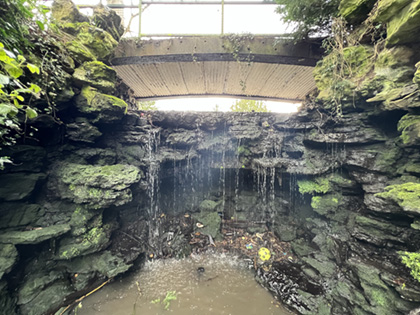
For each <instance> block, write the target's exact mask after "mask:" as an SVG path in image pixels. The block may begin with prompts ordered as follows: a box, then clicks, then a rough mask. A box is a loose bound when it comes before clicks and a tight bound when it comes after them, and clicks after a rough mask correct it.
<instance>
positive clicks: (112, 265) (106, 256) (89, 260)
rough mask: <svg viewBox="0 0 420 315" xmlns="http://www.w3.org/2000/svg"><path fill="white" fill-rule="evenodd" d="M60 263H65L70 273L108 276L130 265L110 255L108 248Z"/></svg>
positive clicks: (122, 270) (125, 269) (122, 271)
mask: <svg viewBox="0 0 420 315" xmlns="http://www.w3.org/2000/svg"><path fill="white" fill-rule="evenodd" d="M62 264H63V265H65V266H66V267H67V268H68V270H69V271H70V272H71V273H79V274H80V273H82V274H92V273H100V274H101V275H103V276H105V277H108V278H112V277H115V276H116V275H118V274H121V273H124V272H126V271H127V270H128V269H130V267H131V266H132V264H127V263H126V262H124V259H122V258H120V257H118V256H115V255H112V253H111V252H110V251H108V250H107V251H104V252H102V253H95V254H91V255H86V256H83V257H77V258H75V259H73V260H71V261H64V262H63V263H62ZM76 280H77V279H76Z"/></svg>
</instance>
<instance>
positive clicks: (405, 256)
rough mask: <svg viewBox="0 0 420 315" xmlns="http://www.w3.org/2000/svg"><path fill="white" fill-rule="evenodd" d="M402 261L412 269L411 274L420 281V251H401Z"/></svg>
mask: <svg viewBox="0 0 420 315" xmlns="http://www.w3.org/2000/svg"><path fill="white" fill-rule="evenodd" d="M399 254H400V257H401V261H402V263H403V264H404V265H406V266H407V267H408V268H410V269H411V275H412V276H413V278H414V279H416V280H417V281H419V282H420V253H410V252H399Z"/></svg>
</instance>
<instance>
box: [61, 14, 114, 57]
mask: <svg viewBox="0 0 420 315" xmlns="http://www.w3.org/2000/svg"><path fill="white" fill-rule="evenodd" d="M60 26H61V27H62V29H63V31H64V32H66V33H68V34H70V35H72V36H74V37H75V38H74V39H73V40H69V41H68V42H70V43H72V44H66V47H67V48H69V47H68V46H69V45H70V46H71V48H72V51H73V54H74V55H75V56H77V55H81V56H84V55H90V54H91V55H93V56H94V58H95V59H98V60H101V61H107V60H108V59H109V58H110V57H111V55H112V54H113V52H114V49H115V48H116V47H117V45H118V42H117V41H116V40H115V39H114V38H113V37H112V36H111V34H109V33H108V32H105V31H104V30H102V29H100V28H97V27H95V26H93V25H91V24H89V23H87V22H83V23H66V24H62V25H60ZM78 48H81V50H82V51H81V53H80V54H77V49H78ZM85 50H87V51H88V53H86V52H85ZM75 53H76V54H75ZM89 53H90V54H89ZM79 61H81V60H80V59H79Z"/></svg>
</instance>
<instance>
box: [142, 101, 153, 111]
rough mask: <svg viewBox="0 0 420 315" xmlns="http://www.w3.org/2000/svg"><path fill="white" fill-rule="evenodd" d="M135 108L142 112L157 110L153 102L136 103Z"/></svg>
mask: <svg viewBox="0 0 420 315" xmlns="http://www.w3.org/2000/svg"><path fill="white" fill-rule="evenodd" d="M137 107H138V109H139V110H143V111H147V110H158V108H157V106H156V102H155V101H144V102H138V103H137Z"/></svg>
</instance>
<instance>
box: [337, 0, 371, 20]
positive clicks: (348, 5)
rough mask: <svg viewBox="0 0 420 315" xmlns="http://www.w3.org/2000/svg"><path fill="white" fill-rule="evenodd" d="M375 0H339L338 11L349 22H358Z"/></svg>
mask: <svg viewBox="0 0 420 315" xmlns="http://www.w3.org/2000/svg"><path fill="white" fill-rule="evenodd" d="M374 3H375V0H341V1H340V6H339V13H340V15H341V16H342V17H344V18H345V19H346V20H348V21H350V22H359V21H361V20H363V19H364V18H365V17H366V14H367V13H368V12H369V11H370V10H371V9H372V6H373V4H374Z"/></svg>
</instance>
